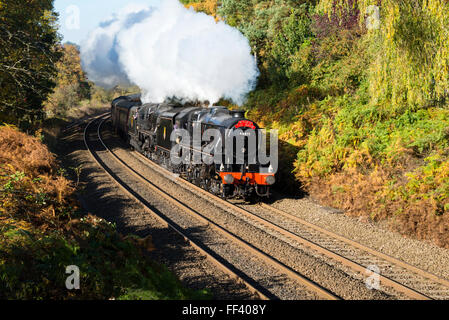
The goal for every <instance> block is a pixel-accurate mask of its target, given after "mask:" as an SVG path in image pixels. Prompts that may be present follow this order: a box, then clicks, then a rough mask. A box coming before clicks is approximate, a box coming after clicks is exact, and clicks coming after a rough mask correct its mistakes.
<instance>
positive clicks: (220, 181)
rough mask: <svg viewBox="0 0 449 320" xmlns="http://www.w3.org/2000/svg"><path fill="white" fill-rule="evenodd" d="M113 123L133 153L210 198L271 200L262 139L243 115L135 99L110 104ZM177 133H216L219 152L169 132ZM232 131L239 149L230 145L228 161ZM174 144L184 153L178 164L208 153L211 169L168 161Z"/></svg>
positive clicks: (271, 176) (272, 177)
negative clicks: (239, 140) (262, 158)
mask: <svg viewBox="0 0 449 320" xmlns="http://www.w3.org/2000/svg"><path fill="white" fill-rule="evenodd" d="M111 119H112V126H113V128H114V129H115V130H116V132H118V133H120V134H121V135H122V136H123V137H124V138H125V139H126V140H127V142H128V143H129V145H131V147H133V148H134V149H135V150H136V151H138V152H141V153H142V154H144V155H145V156H146V157H148V158H149V159H151V160H153V161H154V162H157V163H158V164H160V165H162V166H164V167H165V168H167V169H169V170H171V171H172V172H174V173H177V174H179V175H180V176H181V177H183V178H184V179H186V180H188V181H190V182H192V183H194V184H196V185H198V186H200V187H202V188H203V189H205V190H207V191H209V192H211V193H213V194H216V195H220V196H222V197H224V198H243V199H246V200H250V199H255V198H257V197H259V198H260V197H269V196H270V187H272V186H273V184H274V183H275V174H274V172H273V170H272V167H271V164H270V163H265V164H261V163H260V162H259V160H258V157H257V154H256V153H258V152H259V144H260V143H261V141H259V140H262V139H260V137H259V135H258V134H257V133H256V131H257V129H259V127H258V126H257V124H256V123H254V122H252V121H250V120H248V119H246V118H245V115H244V112H242V111H231V110H228V109H227V108H225V107H211V108H205V107H198V106H195V105H189V104H185V103H184V104H181V103H176V102H165V103H159V104H156V103H148V104H142V102H141V100H140V95H138V94H137V95H131V96H122V97H119V98H117V99H115V100H113V102H112V107H111ZM181 129H182V130H183V132H185V133H188V135H189V137H194V135H195V134H196V133H198V132H201V134H203V133H205V132H206V130H208V129H215V132H219V133H220V137H219V139H218V140H221V141H220V142H221V143H220V147H219V148H217V146H215V147H214V148H209V149H206V148H207V146H208V142H207V141H200V144H199V145H198V143H197V144H195V142H194V139H189V140H188V142H187V143H185V142H184V140H182V141H181V138H180V137H178V138H177V139H173V136H172V133H173V132H174V131H179V130H181ZM236 130H238V131H236ZM234 132H235V133H237V132H238V133H239V135H240V136H241V138H242V139H243V142H242V143H243V144H241V145H240V144H238V143H236V144H233V149H232V153H233V154H232V155H231V157H229V153H226V152H225V151H224V148H225V145H226V143H225V141H226V139H229V138H231V139H234V138H235V137H234V136H233V133H234ZM249 136H254V137H255V140H251V139H249ZM216 143H218V141H216ZM250 143H251V144H252V145H250ZM176 145H178V146H181V148H179V150H183V153H182V155H181V153H180V157H182V159H189V160H192V159H194V156H195V155H196V156H198V154H199V155H205V154H207V155H208V156H209V157H214V159H215V161H213V163H209V164H208V163H204V162H195V161H182V162H181V163H174V162H173V161H172V159H173V158H172V156H173V148H174V147H175V146H176ZM254 146H256V147H254ZM209 147H210V144H209ZM241 147H243V148H241ZM206 150H207V151H206ZM217 150H218V151H217ZM237 150H238V151H240V152H241V153H243V156H242V157H240V158H239V159H241V161H235V160H236V159H237V158H238V156H237ZM252 150H253V151H252ZM229 158H233V159H231V160H233V161H230V159H229ZM251 159H253V160H251ZM254 159H256V161H254Z"/></svg>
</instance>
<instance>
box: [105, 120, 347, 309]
mask: <svg viewBox="0 0 449 320" xmlns="http://www.w3.org/2000/svg"><path fill="white" fill-rule="evenodd" d="M99 129H100V127H99ZM99 138H100V141H101V143H102V144H103V147H104V148H105V149H106V150H107V151H108V152H109V153H110V154H111V155H112V156H113V157H114V158H115V159H116V160H117V161H118V162H119V163H121V164H122V165H123V166H124V167H125V168H126V169H127V171H128V172H130V173H131V174H132V175H133V176H135V177H136V178H137V179H139V180H140V181H142V182H143V183H145V184H146V185H147V186H148V187H149V188H150V189H151V190H152V191H154V192H155V193H157V194H158V195H159V196H161V197H163V198H164V199H166V200H167V201H168V202H169V203H171V204H173V205H175V206H177V207H178V208H180V209H181V210H183V211H185V212H187V213H188V214H190V215H192V216H194V217H195V218H197V219H199V220H201V221H202V222H203V223H205V225H208V226H210V227H212V228H213V229H215V230H217V231H218V232H220V233H221V234H222V235H224V236H225V237H226V238H228V239H229V240H230V241H232V242H234V243H237V244H238V245H239V246H241V247H243V248H244V249H245V250H247V251H249V252H251V253H252V254H253V255H255V256H257V257H258V258H259V259H261V260H263V261H264V262H265V263H267V264H269V265H270V266H272V267H273V268H275V269H277V270H279V271H280V272H281V273H283V274H286V275H287V276H289V277H290V278H291V279H293V280H296V281H297V282H299V283H301V284H303V285H305V286H306V287H307V288H309V289H310V290H312V291H314V292H316V293H317V294H319V295H321V296H322V297H323V298H326V299H332V300H338V299H340V298H339V297H337V296H336V295H334V294H332V293H331V292H329V291H328V290H327V289H325V288H323V287H321V286H320V285H318V284H316V283H315V282H313V281H311V280H309V279H307V278H306V277H304V276H303V275H301V274H299V273H298V272H296V271H295V270H293V269H292V268H290V267H289V266H287V265H285V264H284V263H282V262H280V261H278V260H277V259H275V258H274V257H272V256H270V255H268V254H267V253H265V252H263V251H262V250H260V249H258V248H256V247H255V246H253V245H252V244H250V243H249V242H247V241H245V240H243V239H242V238H240V237H239V236H237V235H235V234H233V233H232V232H230V231H228V230H226V229H225V228H223V227H221V226H220V225H218V224H217V223H215V222H214V221H212V220H210V219H209V218H207V217H205V216H204V215H202V214H201V213H199V212H197V211H195V210H193V209H191V208H190V207H189V206H188V205H186V204H184V203H182V202H181V201H179V200H178V199H176V198H174V197H172V196H171V195H169V194H167V193H166V192H165V191H163V190H162V189H161V188H159V187H158V186H156V185H155V184H154V183H152V182H151V181H149V180H148V179H146V178H145V177H144V176H142V175H141V174H140V173H138V172H137V171H136V170H134V169H133V168H131V167H130V166H129V165H128V164H127V163H126V162H125V161H123V160H122V159H120V157H118V156H117V155H116V153H114V152H113V151H112V150H111V149H110V148H109V147H108V146H107V145H106V144H105V143H104V141H103V140H102V139H101V135H100V134H99ZM167 172H169V171H167Z"/></svg>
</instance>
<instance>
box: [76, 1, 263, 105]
mask: <svg viewBox="0 0 449 320" xmlns="http://www.w3.org/2000/svg"><path fill="white" fill-rule="evenodd" d="M81 57H82V62H83V66H84V68H85V69H86V71H87V73H88V75H89V78H90V79H91V80H92V81H94V82H96V83H97V84H99V85H102V86H106V87H111V86H114V85H117V84H128V83H133V84H136V85H138V86H139V87H140V88H141V90H142V93H143V100H144V101H145V102H147V101H152V102H162V101H163V100H165V99H166V98H170V97H177V98H180V99H189V100H200V101H205V100H208V101H209V102H211V103H215V102H217V101H218V100H219V99H220V98H228V99H231V100H233V101H234V102H235V103H237V104H241V103H243V101H244V99H245V96H246V94H247V93H248V92H249V91H251V90H252V89H253V88H254V86H255V84H256V80H257V77H258V75H259V72H258V70H257V66H256V62H255V59H254V58H253V57H252V55H251V48H250V46H249V43H248V40H247V39H246V38H245V37H244V36H243V35H242V34H241V33H240V32H239V31H238V30H237V29H234V28H232V27H230V26H229V25H227V24H225V23H224V22H218V23H216V22H215V20H214V19H213V18H212V17H210V16H208V15H206V14H204V13H198V12H195V11H194V10H193V9H186V8H185V7H184V6H182V5H181V4H180V3H179V2H178V0H162V2H161V4H160V5H159V6H157V7H146V8H145V7H136V6H134V7H128V8H126V9H124V10H123V11H122V12H121V13H119V14H117V15H115V16H114V17H112V18H111V19H110V20H108V21H105V22H103V23H101V24H100V26H99V27H98V28H97V29H95V30H94V31H93V32H92V33H91V34H90V36H89V38H88V39H87V40H86V41H85V42H84V43H82V45H81Z"/></svg>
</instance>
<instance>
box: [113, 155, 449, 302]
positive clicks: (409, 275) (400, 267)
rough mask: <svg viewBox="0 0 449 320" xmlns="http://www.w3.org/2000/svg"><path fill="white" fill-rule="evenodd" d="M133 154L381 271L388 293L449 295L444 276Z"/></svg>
mask: <svg viewBox="0 0 449 320" xmlns="http://www.w3.org/2000/svg"><path fill="white" fill-rule="evenodd" d="M110 152H112V151H110ZM133 155H134V156H136V157H137V158H139V159H140V160H141V161H144V162H145V163H146V164H147V165H148V166H149V167H151V168H152V169H154V170H156V171H157V172H159V174H163V175H164V176H165V178H167V179H170V180H171V181H174V182H175V183H177V184H179V185H182V186H184V188H186V189H187V190H190V191H191V192H195V193H196V194H201V195H202V196H203V197H204V198H206V199H209V201H210V203H211V204H212V205H214V206H220V207H222V208H223V207H224V208H227V209H228V210H229V212H233V213H234V214H235V213H238V214H240V215H241V216H244V217H246V218H247V219H252V220H254V221H256V222H257V223H258V224H259V225H263V226H264V228H265V230H271V231H274V232H275V233H277V234H278V235H280V236H281V240H282V241H291V242H293V243H295V245H297V246H303V247H304V246H305V247H307V248H308V249H310V250H313V251H314V252H316V253H317V254H318V255H320V256H324V257H326V258H328V259H330V260H332V261H334V262H336V263H337V264H340V265H341V266H343V267H344V268H347V269H349V270H350V271H352V272H353V274H355V275H358V276H359V278H365V279H366V277H367V276H368V275H369V274H367V273H369V272H371V275H372V274H373V273H376V272H379V273H378V274H377V273H376V274H375V275H376V276H378V280H379V285H380V287H381V288H383V289H384V290H385V291H386V292H387V293H389V294H394V293H395V292H396V293H399V295H400V296H401V295H402V298H404V297H405V298H406V299H418V300H429V299H445V300H446V299H449V281H447V280H445V279H442V278H440V277H438V276H436V275H434V274H431V273H429V272H427V271H425V270H422V269H419V268H417V267H414V266H412V265H409V264H407V263H405V262H403V261H401V260H399V259H396V258H394V257H391V256H389V255H386V254H384V253H382V252H380V251H377V250H374V249H372V248H369V247H367V246H364V245H363V244H361V243H358V242H356V241H353V240H351V239H348V238H345V237H343V236H341V235H338V234H336V233H333V232H331V231H329V230H326V229H324V228H321V227H319V226H316V225H314V224H312V223H309V222H307V221H305V220H303V219H301V218H299V217H297V216H295V215H294V214H292V213H289V212H286V211H282V210H280V209H277V208H275V207H273V206H271V205H268V204H265V203H262V204H260V205H257V206H254V205H253V206H248V205H241V204H240V205H239V204H235V203H231V202H229V201H225V200H223V199H221V198H219V197H216V196H214V195H212V194H210V193H208V192H207V191H205V190H203V189H201V188H199V187H197V186H196V185H193V184H191V183H190V182H188V181H186V180H184V179H182V178H179V177H177V176H175V175H174V174H173V173H171V172H170V171H168V170H166V169H165V168H162V167H161V166H159V165H157V164H155V163H154V162H152V161H151V160H149V159H148V158H146V157H145V156H143V155H142V154H140V153H138V152H133ZM137 174H138V173H137ZM373 267H375V268H377V270H378V271H375V270H376V269H373Z"/></svg>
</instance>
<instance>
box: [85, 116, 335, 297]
mask: <svg viewBox="0 0 449 320" xmlns="http://www.w3.org/2000/svg"><path fill="white" fill-rule="evenodd" d="M104 118H105V116H100V117H98V118H96V119H94V120H93V121H91V122H90V123H89V124H88V125H87V126H86V128H85V130H84V143H85V145H86V148H87V149H88V150H89V152H90V154H91V156H92V158H93V160H95V162H96V163H97V164H98V165H99V166H100V167H102V168H103V169H104V170H105V171H106V173H107V174H108V176H109V177H110V178H111V179H112V180H113V181H114V182H115V183H116V184H117V185H118V186H119V187H120V188H121V189H122V190H123V191H124V192H125V193H126V194H127V195H128V196H130V197H131V198H132V199H134V200H135V201H137V202H139V203H141V204H142V205H143V207H144V208H145V211H146V212H148V213H149V214H152V215H154V216H155V217H157V218H158V219H159V220H160V221H161V222H163V223H164V224H165V225H167V226H168V227H170V228H171V229H173V230H174V231H175V232H177V233H178V234H179V235H181V236H182V237H183V238H184V239H185V240H186V241H188V242H189V243H190V244H191V245H192V246H193V247H195V248H196V249H197V250H198V251H199V252H201V253H202V254H203V255H205V256H206V257H207V259H209V260H210V261H211V262H212V263H214V264H215V265H216V266H217V267H218V268H220V269H221V270H222V271H224V272H225V273H227V274H228V275H229V276H230V277H232V278H234V279H237V280H238V281H239V282H241V283H242V284H244V285H245V286H246V287H247V288H248V289H249V290H250V291H251V292H253V293H255V294H257V295H258V296H259V297H260V298H261V299H273V298H274V299H276V298H279V297H278V296H277V295H276V294H273V293H272V292H271V290H270V289H267V287H270V286H271V285H273V286H274V285H276V284H274V283H271V284H270V283H269V284H268V285H265V286H263V285H261V284H260V283H258V281H257V280H254V279H252V278H251V276H248V275H247V274H246V273H245V271H244V270H241V269H240V268H239V266H235V265H233V264H232V263H230V262H229V261H226V259H225V258H222V257H220V254H217V253H215V252H214V251H213V250H211V249H210V248H209V247H207V246H206V245H204V244H203V243H201V242H200V241H198V240H197V239H195V238H194V237H192V236H191V234H189V232H188V231H187V230H186V229H187V228H182V227H181V226H180V225H178V224H176V223H174V222H173V220H172V219H170V218H168V217H167V216H165V215H162V214H160V213H157V212H156V211H155V210H154V209H152V207H151V205H150V204H149V203H148V201H146V200H145V198H144V197H143V196H142V195H140V194H138V193H136V192H134V191H133V190H132V188H130V186H129V185H127V183H126V182H125V181H123V180H124V179H123V175H122V177H119V176H118V175H117V174H116V172H115V171H114V170H113V168H110V167H109V166H107V165H106V164H105V161H104V156H105V154H108V156H109V157H110V159H114V161H115V163H116V164H119V166H120V167H121V169H120V170H122V171H123V172H125V173H126V174H127V175H128V176H133V177H134V178H135V179H136V180H139V182H140V185H141V186H145V188H148V189H149V190H151V192H152V193H153V194H157V195H158V196H160V197H161V198H163V199H164V200H165V201H167V202H169V203H170V204H171V205H172V206H173V207H176V208H178V209H180V210H181V211H182V212H184V213H185V214H188V215H190V216H191V217H193V218H194V219H196V220H197V221H200V222H201V224H202V225H201V227H207V228H210V229H212V230H213V231H214V232H215V233H217V234H219V235H220V236H221V237H223V238H225V239H226V240H227V241H229V242H231V243H232V245H231V246H234V247H238V248H239V249H240V250H241V249H243V250H244V251H245V254H246V255H248V257H249V260H251V262H252V263H254V261H255V260H257V263H258V264H262V265H267V266H269V267H270V268H272V269H275V270H276V271H277V272H278V273H279V274H281V275H283V276H286V277H287V278H288V281H287V282H290V286H291V283H292V282H293V283H296V284H297V285H299V287H301V288H302V289H301V290H302V291H308V292H309V293H308V295H309V296H314V298H318V299H338V297H337V296H336V295H334V294H332V293H331V292H329V291H328V290H326V289H324V288H323V287H321V286H320V285H318V284H316V283H314V282H313V281H311V280H309V279H307V278H306V277H304V276H302V275H301V274H300V273H298V272H296V271H295V270H293V269H292V268H290V267H289V266H287V265H285V264H283V263H282V262H280V261H278V260H276V259H275V258H273V257H272V256H270V255H269V254H267V253H265V252H263V251H262V250H260V249H258V248H256V247H255V246H253V245H252V244H250V243H248V242H247V241H245V240H243V239H242V238H240V237H239V236H237V235H235V234H233V233H232V232H230V231H228V230H227V229H226V228H224V227H222V226H220V225H218V224H216V223H215V222H213V221H212V220H210V219H208V218H207V217H205V216H204V215H202V214H201V213H199V212H197V211H196V210H193V209H191V208H190V207H189V206H188V205H186V204H184V203H183V202H181V201H179V200H177V199H175V198H174V197H172V196H170V195H169V194H167V193H165V192H164V191H163V190H162V189H160V188H158V187H157V186H156V185H154V184H152V183H151V182H150V181H148V180H147V179H145V178H144V177H143V176H142V175H140V174H139V173H138V172H137V171H135V170H133V169H132V168H131V167H129V166H128V165H127V164H126V163H125V162H124V161H122V160H121V159H120V158H119V157H118V156H117V155H116V154H115V153H114V152H113V151H112V150H110V149H109V148H108V146H107V145H106V144H105V143H104V141H103V140H102V137H101V127H102V125H103V123H104V121H105V119H104ZM94 123H98V126H97V127H96V132H94V131H92V129H91V128H92V127H93V125H94ZM93 144H96V147H93ZM116 169H117V168H116ZM239 249H237V250H235V253H237V251H238V250H239ZM246 261H247V262H248V260H246ZM257 263H255V265H256V264H257ZM248 267H249V269H251V268H252V267H251V266H248ZM276 281H278V282H279V278H277V279H276ZM278 285H279V284H278ZM282 285H283V284H282V283H281V286H282Z"/></svg>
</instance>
